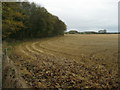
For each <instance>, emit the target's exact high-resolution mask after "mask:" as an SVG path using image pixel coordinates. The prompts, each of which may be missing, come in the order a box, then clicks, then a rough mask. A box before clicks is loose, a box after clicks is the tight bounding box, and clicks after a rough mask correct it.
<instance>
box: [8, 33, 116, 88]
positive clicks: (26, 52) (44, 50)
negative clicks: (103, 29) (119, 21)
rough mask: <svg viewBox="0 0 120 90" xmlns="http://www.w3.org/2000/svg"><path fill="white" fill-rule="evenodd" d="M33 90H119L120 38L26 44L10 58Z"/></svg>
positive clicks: (66, 38) (89, 37)
mask: <svg viewBox="0 0 120 90" xmlns="http://www.w3.org/2000/svg"><path fill="white" fill-rule="evenodd" d="M10 59H11V60H12V61H13V63H14V65H15V67H16V69H17V72H19V74H20V77H21V78H22V79H24V80H23V81H24V83H26V84H27V85H28V86H29V87H33V88H73V87H74V88H115V87H118V35H114V34H111V35H110V34H108V35H107V34H100V35H98V34H97V35H95V34H90V35H80V34H75V35H71V34H68V35H65V36H62V37H54V38H45V39H37V40H31V41H26V42H24V43H22V44H20V45H17V46H15V47H14V50H13V54H12V55H11V56H10Z"/></svg>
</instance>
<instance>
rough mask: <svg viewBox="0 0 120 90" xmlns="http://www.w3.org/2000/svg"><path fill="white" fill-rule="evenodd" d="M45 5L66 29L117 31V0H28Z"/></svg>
mask: <svg viewBox="0 0 120 90" xmlns="http://www.w3.org/2000/svg"><path fill="white" fill-rule="evenodd" d="M28 1H30V2H35V3H36V4H38V5H41V6H43V7H45V8H46V9H47V10H48V12H50V13H52V14H53V15H56V16H58V17H59V18H60V19H61V20H62V21H64V22H65V24H66V25H67V31H69V30H78V31H80V32H82V31H98V30H100V29H106V30H107V31H108V32H117V31H118V1H119V0H28Z"/></svg>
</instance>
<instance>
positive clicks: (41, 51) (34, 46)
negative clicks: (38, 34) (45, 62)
mask: <svg viewBox="0 0 120 90" xmlns="http://www.w3.org/2000/svg"><path fill="white" fill-rule="evenodd" d="M38 43H39V42H35V43H32V45H31V47H32V48H33V50H35V51H37V52H40V53H44V54H48V55H52V56H54V55H53V54H52V53H48V52H44V51H43V50H41V49H40V48H39V49H38V48H37V47H36V44H38Z"/></svg>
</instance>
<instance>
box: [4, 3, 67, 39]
mask: <svg viewBox="0 0 120 90" xmlns="http://www.w3.org/2000/svg"><path fill="white" fill-rule="evenodd" d="M65 30H66V25H65V23H64V22H63V21H61V20H60V19H59V18H58V17H57V16H54V15H52V14H51V13H49V12H48V11H47V10H46V9H45V8H44V7H41V6H38V5H36V4H35V3H29V2H3V3H2V38H3V39H7V38H13V39H25V38H41V37H50V36H57V35H63V34H64V31H65Z"/></svg>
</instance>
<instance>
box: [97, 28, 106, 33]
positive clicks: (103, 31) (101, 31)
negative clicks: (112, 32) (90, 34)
mask: <svg viewBox="0 0 120 90" xmlns="http://www.w3.org/2000/svg"><path fill="white" fill-rule="evenodd" d="M98 33H107V30H105V29H104V30H99V31H98Z"/></svg>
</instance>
